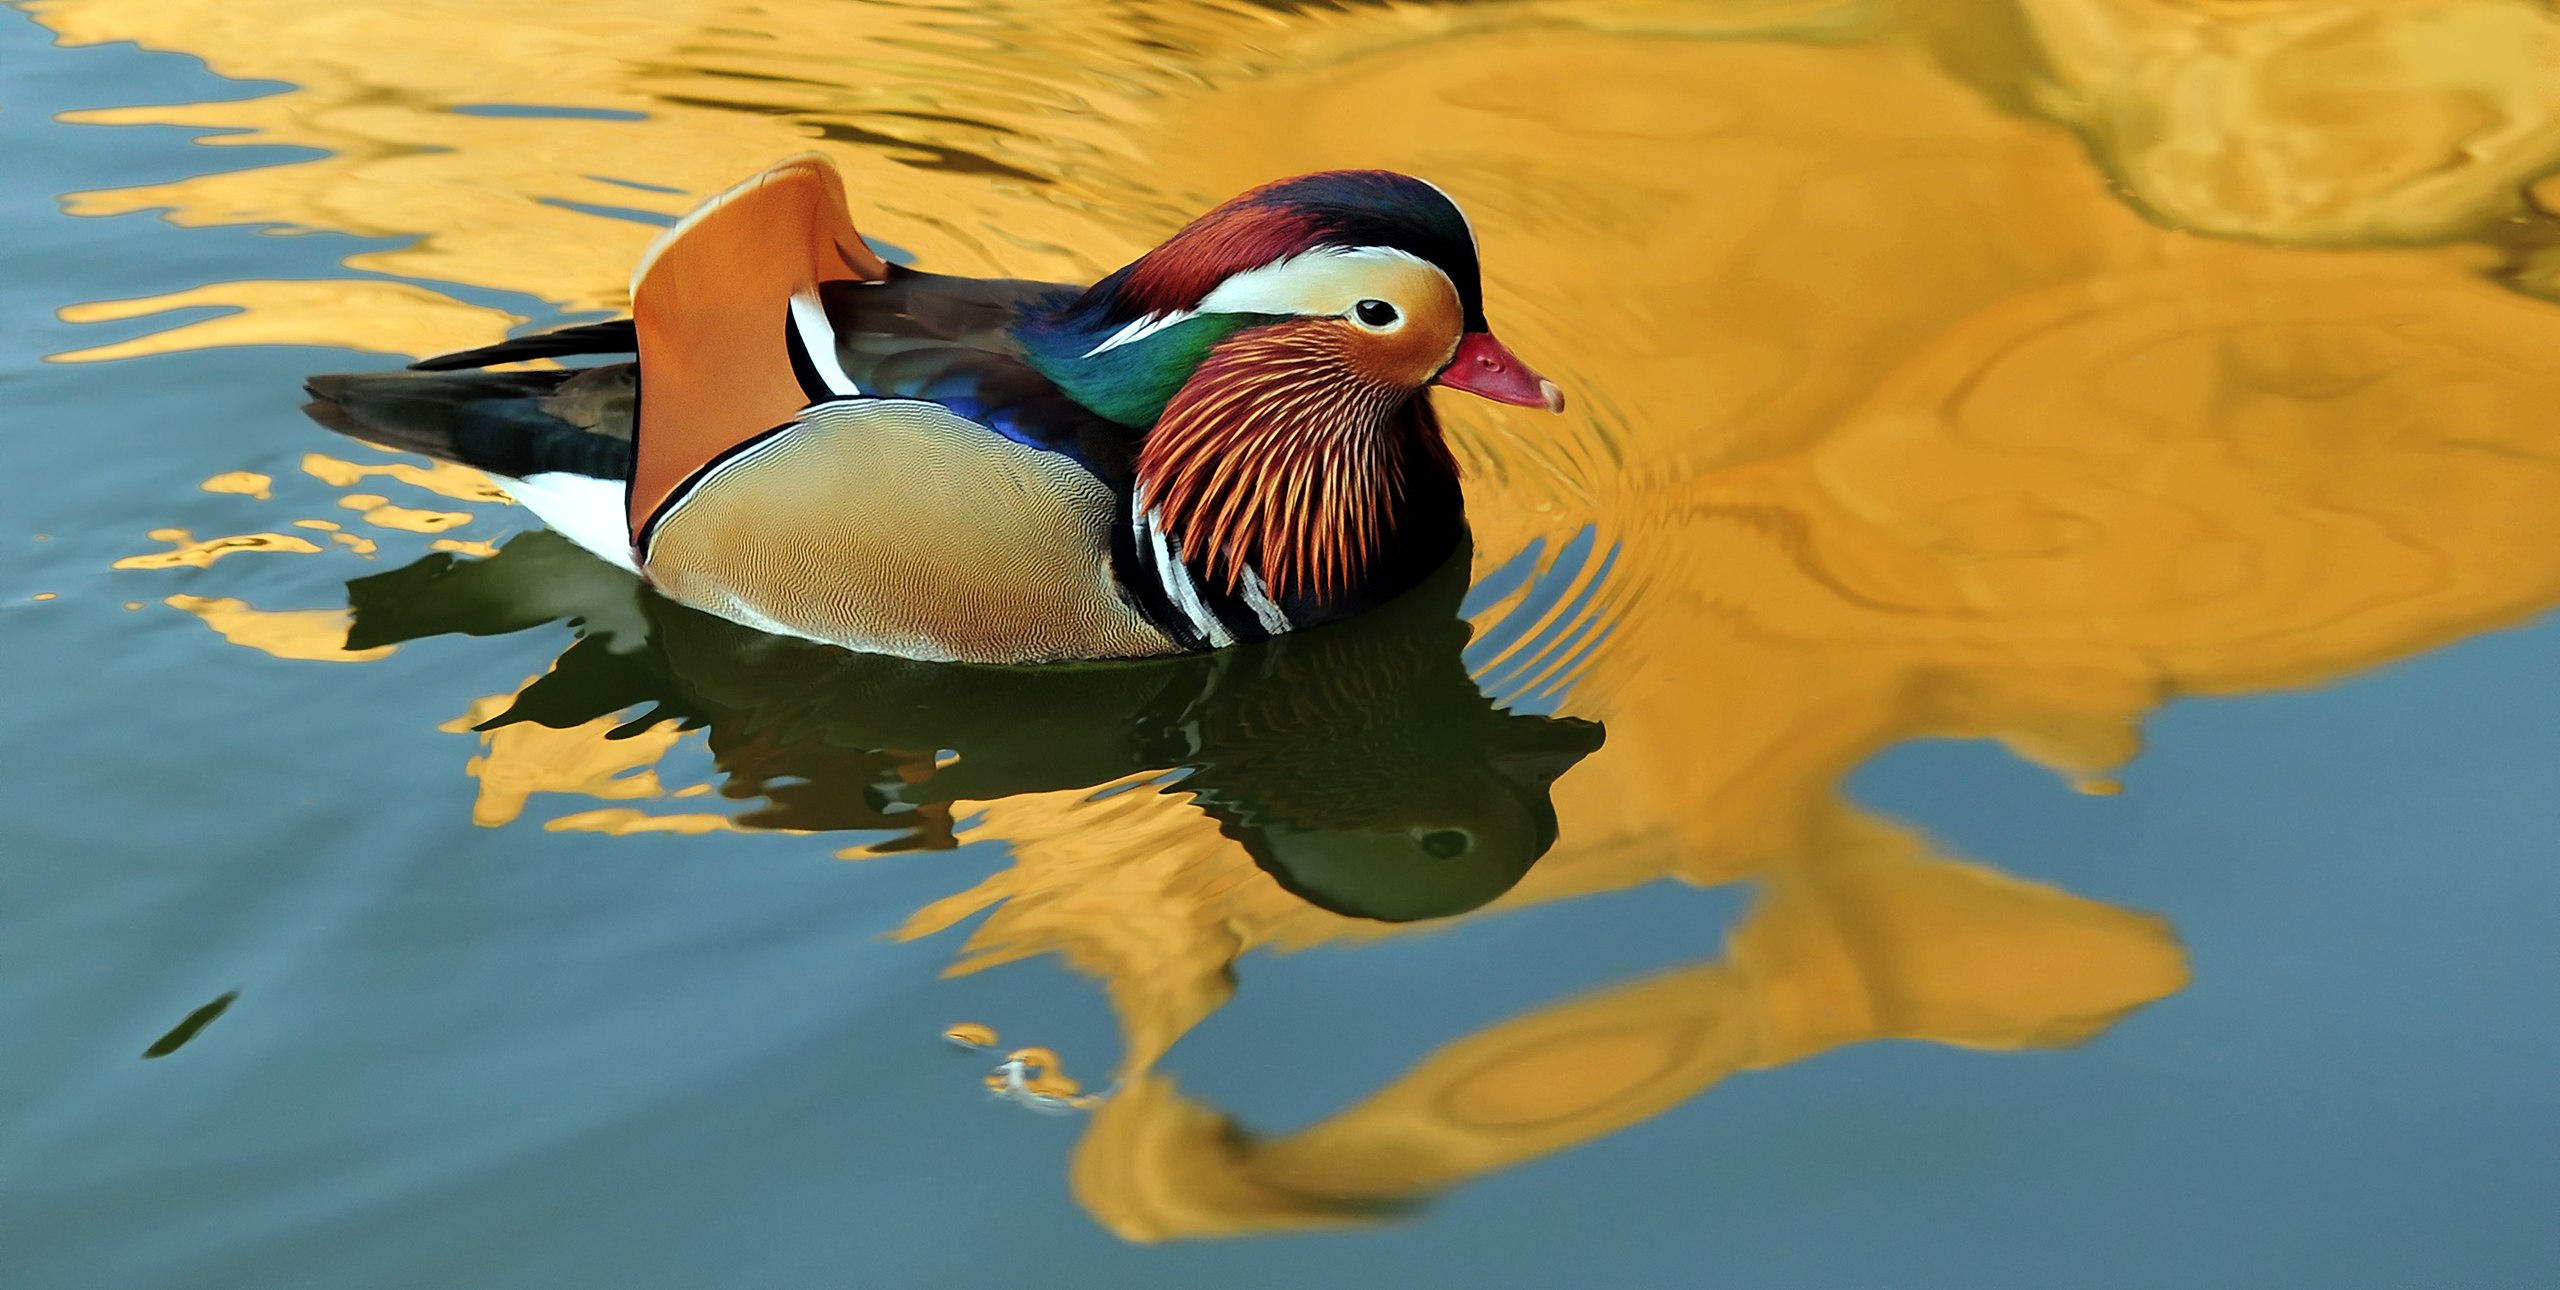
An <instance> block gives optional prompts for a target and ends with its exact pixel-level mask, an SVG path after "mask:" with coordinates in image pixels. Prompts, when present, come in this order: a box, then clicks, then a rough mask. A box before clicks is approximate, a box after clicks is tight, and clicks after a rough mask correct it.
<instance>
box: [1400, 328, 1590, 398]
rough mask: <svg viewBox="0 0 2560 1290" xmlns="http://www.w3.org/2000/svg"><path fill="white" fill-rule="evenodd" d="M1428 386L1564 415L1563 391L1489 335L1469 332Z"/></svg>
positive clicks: (1488, 333)
mask: <svg viewBox="0 0 2560 1290" xmlns="http://www.w3.org/2000/svg"><path fill="white" fill-rule="evenodd" d="M1431 383H1432V384H1433V385H1445V386H1448V387H1449V388H1450V389H1453V390H1465V391H1466V392H1467V393H1469V394H1475V395H1481V396H1483V397H1485V398H1488V399H1491V400H1493V401H1494V402H1496V403H1516V404H1518V405H1520V406H1521V407H1524V408H1545V409H1546V410H1547V411H1549V412H1562V411H1564V391H1562V390H1560V389H1557V388H1556V383H1555V382H1553V381H1550V380H1548V379H1547V378H1545V377H1543V376H1540V375H1538V373H1537V370H1536V369H1535V368H1532V367H1530V366H1529V365H1528V364H1527V363H1523V362H1521V361H1520V356H1519V355H1518V354H1514V353H1512V352H1511V347H1510V346H1508V345H1505V344H1503V343H1502V342H1501V341H1498V340H1495V339H1494V338H1493V333H1492V332H1489V331H1471V332H1468V333H1467V334H1466V335H1464V336H1461V337H1459V338H1458V355H1457V357H1455V358H1452V359H1450V360H1449V365H1448V366H1447V367H1445V368H1442V369H1441V370H1440V374H1439V375H1438V376H1435V377H1432V378H1431Z"/></svg>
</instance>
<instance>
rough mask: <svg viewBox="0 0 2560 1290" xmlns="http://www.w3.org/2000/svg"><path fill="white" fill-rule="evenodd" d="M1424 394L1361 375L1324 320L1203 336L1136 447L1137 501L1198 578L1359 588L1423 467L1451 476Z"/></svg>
mask: <svg viewBox="0 0 2560 1290" xmlns="http://www.w3.org/2000/svg"><path fill="white" fill-rule="evenodd" d="M1457 473H1458V466H1457V461H1456V459H1455V458H1454V457H1452V456H1451V455H1450V453H1449V449H1448V445H1447V443H1446V442H1445V441H1444V440H1443V439H1442V437H1441V433H1440V423H1439V420H1438V418H1437V417H1435V416H1434V415H1433V414H1432V411H1431V405H1430V402H1429V401H1428V400H1427V399H1424V398H1422V397H1420V396H1419V395H1415V394H1412V393H1411V392H1409V391H1404V390H1399V389H1396V388H1394V387H1392V386H1388V385H1384V384H1381V383H1379V382H1376V381H1374V380H1368V379H1363V376H1362V374H1361V373H1360V372H1359V371H1358V369H1357V367H1356V366H1355V364H1354V362H1353V360H1352V356H1351V355H1350V354H1348V353H1346V352H1345V349H1344V346H1343V345H1342V343H1341V342H1340V340H1339V338H1338V332H1337V331H1336V329H1333V328H1330V327H1326V326H1323V325H1321V324H1317V323H1311V322H1288V323H1275V324H1272V325H1269V326H1264V327H1257V328H1254V329H1252V330H1249V331H1246V332H1242V333H1240V334H1238V335H1237V336H1235V337H1234V338H1233V339H1231V340H1229V341H1227V342H1226V343H1224V344H1221V345H1219V346H1217V347H1216V348H1215V349H1213V350H1212V351H1211V352H1210V354H1209V356H1208V357H1207V358H1206V359H1204V360H1203V361H1202V362H1201V363H1200V365H1199V367H1198V369H1197V370H1196V371H1194V373H1193V374H1192V377H1191V379H1190V380H1189V381H1188V382H1186V383H1185V384H1184V385H1183V386H1182V388H1181V389H1180V391H1178V392H1177V393H1176V394H1175V395H1174V396H1173V398H1172V399H1171V401H1170V402H1168V403H1167V404H1166V405H1165V409H1164V415H1163V417H1162V418H1161V419H1160V420H1158V421H1157V423H1156V426H1155V428H1154V429H1153V430H1151V431H1149V432H1148V434H1147V439H1146V443H1145V445H1144V446H1143V447H1142V448H1141V449H1140V452H1139V456H1138V464H1137V474H1136V487H1137V492H1138V501H1139V505H1140V506H1141V508H1143V509H1145V510H1148V511H1151V512H1152V514H1153V517H1154V523H1155V524H1156V525H1157V526H1158V527H1159V528H1160V529H1161V530H1162V531H1163V532H1164V533H1165V534H1166V535H1167V536H1169V537H1171V538H1172V539H1173V540H1174V541H1175V542H1176V543H1177V544H1178V546H1179V547H1180V550H1181V551H1182V553H1183V556H1184V558H1185V559H1186V560H1187V561H1190V562H1193V563H1195V564H1196V565H1197V567H1198V568H1199V569H1200V570H1201V572H1202V573H1203V574H1205V575H1206V576H1207V577H1208V578H1209V580H1210V581H1211V582H1212V583H1214V584H1216V585H1218V586H1220V587H1222V588H1223V589H1224V590H1226V591H1227V592H1229V593H1230V594H1234V593H1236V592H1238V591H1240V590H1242V589H1245V588H1246V587H1247V586H1248V579H1253V578H1258V579H1260V582H1261V589H1263V590H1266V591H1267V592H1268V594H1269V596H1270V597H1271V598H1272V599H1273V600H1276V601H1281V602H1284V603H1285V602H1288V601H1291V600H1298V599H1308V600H1314V601H1317V602H1330V601H1334V600H1338V599H1341V598H1343V597H1345V596H1347V595H1350V594H1352V593H1354V592H1357V591H1359V590H1360V589H1362V588H1363V587H1364V585H1365V584H1366V582H1367V581H1368V578H1369V575H1370V574H1371V572H1372V566H1373V565H1374V564H1375V563H1376V562H1377V558H1378V556H1379V554H1380V553H1381V552H1382V550H1383V549H1384V548H1385V546H1386V545H1387V542H1388V540H1389V538H1390V537H1391V536H1393V530H1394V528H1395V527H1396V523H1397V518H1398V514H1399V510H1400V506H1399V503H1400V502H1401V500H1402V499H1403V497H1404V496H1405V494H1406V493H1407V491H1408V490H1409V489H1411V488H1412V487H1414V486H1415V485H1416V484H1418V483H1420V482H1422V481H1424V480H1425V479H1435V480H1437V481H1438V482H1441V483H1443V484H1446V483H1450V482H1454V481H1455V480H1456V478H1457Z"/></svg>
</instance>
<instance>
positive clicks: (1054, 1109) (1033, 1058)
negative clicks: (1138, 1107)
mask: <svg viewBox="0 0 2560 1290" xmlns="http://www.w3.org/2000/svg"><path fill="white" fill-rule="evenodd" d="M987 1091H988V1092H990V1093H993V1094H995V1095H996V1097H998V1098H1000V1099H1002V1100H1004V1101H1007V1102H1012V1103H1015V1104H1017V1105H1021V1106H1027V1107H1030V1108H1031V1109H1032V1110H1034V1111H1040V1112H1044V1113H1046V1114H1050V1115H1062V1114H1064V1113H1066V1112H1068V1111H1083V1110H1089V1109H1091V1108H1092V1107H1093V1105H1094V1104H1095V1103H1097V1102H1100V1101H1101V1100H1102V1099H1103V1098H1105V1097H1108V1096H1110V1094H1108V1093H1087V1092H1085V1091H1084V1085H1082V1084H1079V1083H1077V1082H1076V1081H1075V1079H1074V1078H1073V1077H1071V1076H1069V1075H1068V1074H1067V1073H1066V1071H1065V1070H1063V1069H1061V1068H1060V1066H1059V1064H1058V1055H1057V1054H1056V1053H1055V1052H1052V1051H1050V1050H1049V1049H1046V1048H1017V1049H1014V1050H1013V1051H1012V1052H1011V1053H1009V1054H1007V1055H1006V1056H1005V1059H1004V1061H1003V1062H1002V1063H1000V1064H999V1065H997V1067H996V1068H995V1069H994V1070H991V1071H988V1072H987Z"/></svg>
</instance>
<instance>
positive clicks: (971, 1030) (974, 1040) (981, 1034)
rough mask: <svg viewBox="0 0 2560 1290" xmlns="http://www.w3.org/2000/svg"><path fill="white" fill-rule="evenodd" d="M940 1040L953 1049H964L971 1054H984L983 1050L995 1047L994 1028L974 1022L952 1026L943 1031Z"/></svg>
mask: <svg viewBox="0 0 2560 1290" xmlns="http://www.w3.org/2000/svg"><path fill="white" fill-rule="evenodd" d="M942 1038H943V1041H944V1042H945V1043H948V1044H950V1045H951V1046H952V1047H954V1048H966V1049H968V1050H969V1051H971V1052H984V1051H985V1050H987V1049H990V1048H993V1047H995V1046H996V1028H995V1027H993V1026H981V1025H979V1024H978V1023H977V1022H974V1021H964V1022H961V1023H960V1024H959V1025H956V1026H953V1027H952V1028H950V1029H949V1030H946V1031H943V1032H942Z"/></svg>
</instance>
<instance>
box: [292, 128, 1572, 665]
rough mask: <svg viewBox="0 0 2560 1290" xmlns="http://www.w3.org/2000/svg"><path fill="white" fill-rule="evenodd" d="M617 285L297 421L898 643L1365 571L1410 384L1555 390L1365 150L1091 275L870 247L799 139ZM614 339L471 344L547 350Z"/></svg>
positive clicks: (749, 599) (1381, 567)
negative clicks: (621, 309)
mask: <svg viewBox="0 0 2560 1290" xmlns="http://www.w3.org/2000/svg"><path fill="white" fill-rule="evenodd" d="M631 301H632V316H631V317H630V318H628V319H624V320H619V321H614V322H605V323H596V324H589V325H585V326H575V327H569V328H566V329H563V330H558V331H552V332H547V333H542V334H538V335H532V336H526V337H520V338H517V339H514V340H509V341H505V342H502V343H500V344H496V345H491V346H487V347H485V348H481V349H474V350H468V351H464V352H461V353H456V354H448V355H445V356H443V357H440V358H431V359H427V360H423V361H421V362H418V363H415V364H413V365H412V368H413V370H412V371H411V372H407V373H391V374H372V375H346V376H320V377H313V378H312V379H311V380H310V382H309V389H310V393H311V394H312V396H313V400H314V401H313V402H312V403H311V404H310V405H309V406H308V408H307V409H306V410H307V411H309V412H310V414H311V415H312V416H313V417H314V418H315V419H317V420H319V421H320V422H321V423H322V424H324V425H327V426H329V427H330V428H332V429H336V430H339V431H341V432H344V433H347V434H350V435H353V436H355V437H358V438H362V439H365V440H368V441H372V442H375V443H379V444H383V445H386V446H390V447H394V448H400V449H407V450H411V451H416V452H420V453H424V454H426V455H428V456H432V457H438V458H442V459H445V460H449V461H457V462H461V463H463V464H465V465H469V466H474V467H477V468H479V469H481V470H483V471H485V472H487V473H489V474H491V475H494V476H496V477H498V479H499V482H500V483H501V485H502V486H503V487H504V488H505V489H506V490H507V491H508V492H509V493H511V494H512V495H513V496H514V497H515V498H516V499H517V500H518V501H520V502H522V503H523V504H524V505H525V506H526V507H527V508H529V509H530V510H532V511H533V513H534V514H535V515H536V516H538V517H540V518H541V519H542V520H543V521H544V522H545V523H547V524H548V525H550V526H551V527H552V528H554V529H556V530H558V531H559V532H560V533H561V534H562V535H564V536H566V537H568V538H569V539H570V540H571V541H573V542H576V543H577V544H578V545H580V546H582V547H585V548H586V549H587V550H589V551H591V552H593V553H595V554H596V555H598V556H601V557H603V558H604V559H606V560H608V561H611V562H612V563H614V564H616V565H619V566H621V567H623V568H625V569H627V570H630V571H632V572H634V573H638V574H640V575H641V576H642V577H643V578H644V579H646V580H647V581H648V582H649V583H650V584H651V585H653V586H655V587H656V588H657V589H658V590H660V591H661V592H663V593H664V594H665V595H667V596H668V597H670V598H672V599H674V600H677V601H680V602H682V603H684V604H687V605H692V606H695V607H697V608H700V609H703V610H707V611H709V612H710V613H713V614H716V615H719V616H720V617H723V618H727V619H729V620H731V621H734V622H738V623H742V624H745V625H747V626H750V627H754V628H757V629H760V630H763V631H766V632H771V633H776V634H781V635H788V636H797V637H804V638H807V639H810V640H815V641H821V642H825V643H828V644H833V645H838V646H843V647H846V648H849V649H855V650H862V651H869V652H878V653H887V654H896V655H902V656H905V657H909V658H916V659H927V660H940V661H960V662H979V663H1021V662H1041V661H1051V660H1066V659H1103V658H1127V657H1142V656H1150V655H1162V654H1174V653H1186V652H1196V651H1203V650H1209V649H1215V648H1219V647H1224V646H1228V645H1233V644H1237V643H1249V642H1254V641H1260V640H1264V639H1268V638H1270V637H1272V636H1275V635H1278V634H1280V633H1283V632H1288V631H1291V630H1294V629H1297V628H1302V627H1308V626H1312V625H1314V624H1318V623H1323V622H1329V621H1332V620H1336V619H1340V618H1343V617H1346V616H1348V615H1351V614H1353V613H1357V612H1359V611H1361V610H1363V609H1366V608H1369V607H1371V606H1374V605H1377V604H1380V603H1383V602H1384V601H1386V600H1389V599H1391V598H1393V597H1395V596H1396V595H1398V594H1400V593H1402V592H1403V591H1405V590H1407V589H1409V588H1410V587H1412V586H1413V585H1415V584H1416V583H1417V582H1419V581H1420V580H1421V579H1422V578H1423V577H1424V576H1425V575H1427V574H1428V573H1429V572H1430V571H1432V570H1433V569H1436V568H1438V567H1439V566H1440V565H1441V564H1442V563H1443V562H1445V561H1446V560H1447V558H1448V556H1449V554H1450V552H1451V551H1452V550H1454V549H1456V547H1457V546H1458V544H1459V543H1460V541H1461V539H1462V538H1463V536H1464V534H1465V531H1466V524H1465V518H1464V514H1463V503H1462V497H1461V494H1460V491H1459V486H1458V467H1457V463H1456V460H1455V458H1454V457H1453V456H1452V455H1451V453H1450V451H1449V448H1448V446H1447V445H1446V444H1445V443H1444V442H1443V439H1442V435H1441V429H1440V425H1439V422H1438V420H1437V419H1436V418H1435V417H1434V415H1433V412H1432V408H1431V404H1430V402H1429V400H1428V398H1427V397H1426V395H1425V391H1426V389H1427V388H1428V387H1430V386H1433V385H1439V386H1444V387H1447V388H1450V389H1457V390H1465V391H1467V392H1469V393H1473V394H1477V395H1481V396H1483V397H1485V398H1488V399H1492V400H1495V401H1497V402H1502V403H1510V404H1517V405H1521V406H1527V407H1544V408H1546V409H1549V410H1551V411H1555V410H1561V409H1562V407H1563V405H1564V400H1563V395H1562V394H1561V393H1560V392H1559V391H1558V390H1557V388H1556V386H1555V384H1554V382H1551V381H1548V380H1546V379H1544V378H1543V377H1541V376H1539V375H1538V374H1537V373H1536V372H1535V371H1533V370H1531V369H1530V368H1529V367H1528V366H1527V365H1526V364H1524V363H1522V362H1521V361H1520V360H1519V358H1517V357H1516V356H1514V355H1513V354H1512V353H1511V351H1510V350H1509V349H1508V348H1507V347H1505V346H1504V345H1503V343H1502V342H1501V341H1499V340H1497V339H1495V337H1494V335H1493V333H1492V332H1491V331H1490V330H1489V329H1488V327H1487V325H1486V322H1485V317H1484V300H1483V291H1482V286H1481V281H1480V275H1479V272H1478V267H1477V262H1476V245H1475V238H1474V233H1473V230H1472V229H1471V228H1470V226H1469V225H1468V223H1467V220H1466V217H1465V215H1464V214H1462V213H1461V212H1460V211H1459V209H1458V207H1457V205H1456V204H1455V203H1454V202H1452V201H1451V200H1450V199H1449V197H1448V196H1447V195H1446V194H1445V193H1443V192H1441V191H1440V190H1439V189H1438V188H1436V187H1434V186H1432V185H1431V184H1429V183H1426V182H1424V181H1422V180H1419V179H1414V178H1411V177H1409V176H1405V175H1400V174H1395V173H1392V172H1387V171H1374V170H1370V171H1332V172H1325V173H1320V174H1312V175H1304V176H1300V177H1298V178H1294V179H1284V180H1281V181H1278V182H1276V183H1272V184H1268V185H1265V186H1263V187H1261V188H1257V189H1254V190H1253V191H1251V192H1248V193H1245V194H1244V195H1242V196H1240V197H1237V198H1235V199H1234V200H1232V201H1229V202H1227V203H1226V204H1225V205H1222V206H1219V207H1218V208H1216V209H1215V210H1212V211H1210V212H1209V213H1208V214H1206V215H1203V216H1201V217H1200V218H1199V219H1197V220H1194V221H1193V222H1192V223H1190V224H1189V225H1187V226H1186V227H1184V228H1183V229H1182V230H1180V231H1179V232H1177V233H1175V234H1174V235H1173V237H1172V238H1171V239H1169V240H1167V241H1166V242H1165V243H1164V244H1163V245H1161V246H1158V247H1157V248H1155V249H1154V250H1152V251H1149V252H1148V253H1146V254H1145V255H1143V256H1141V257H1139V258H1138V259H1137V260H1136V261H1134V262H1133V263H1131V264H1129V265H1128V266H1127V267H1125V268H1122V269H1121V270H1119V271H1118V272H1116V273H1113V274H1111V275H1110V276H1108V277H1106V278H1103V279H1102V280H1101V281H1099V282H1097V283H1094V284H1093V285H1092V286H1090V287H1085V288H1081V289H1079V288H1076V287H1071V286H1061V285H1056V284H1049V283H1037V282H1024V281H1011V280H992V279H971V278H961V277H952V276H945V275H940V274H932V273H923V272H917V271H914V270H911V269H907V268H904V267H901V266H895V265H891V264H888V263H886V262H884V261H883V260H882V259H881V258H880V256H879V255H878V254H876V253H875V252H874V251H873V249H872V248H871V247H870V246H869V245H867V244H866V243H865V242H864V241H863V239H862V237H861V236H860V235H859V234H858V233H857V232H855V230H854V225H853V222H852V219H851V217H850V215H849V214H848V211H847V207H846V202H845V195H844V186H843V182H842V180H841V179H840V178H839V177H838V175H837V173H836V170H835V168H834V167H833V166H832V165H831V164H830V163H829V162H827V161H826V160H825V159H824V158H822V157H819V156H815V155H807V156H801V157H795V158H792V159H790V160H787V161H784V162H782V163H780V164H778V165H776V166H774V167H773V168H771V169H769V170H767V171H765V172H764V173H762V174H760V175H757V176H756V177H755V178H753V179H750V180H748V181H747V182H745V183H743V184H740V185H739V186H737V187H736V188H733V189H731V190H729V191H728V192H726V193H723V194H721V195H719V196H718V197H715V198H713V199H712V200H711V201H709V202H708V203H706V204H704V205H703V206H702V207H701V208H699V209H697V210H696V211H694V212H693V213H692V214H691V215H689V216H687V217H686V218H685V219H684V220H682V221H681V222H679V223H678V224H676V225H675V226H673V227H672V228H670V229H668V230H667V231H666V233H665V234H664V235H663V236H661V237H660V238H659V239H658V240H657V242H656V243H655V244H654V245H653V246H652V247H651V248H650V249H649V251H648V252H647V253H646V254H645V255H644V256H643V257H642V258H641V260H640V264H639V267H638V268H637V270H636V271H635V272H634V273H633V275H632V287H631ZM589 354H595V355H620V354H632V355H636V361H632V362H621V363H610V364H606V365H602V366H592V367H583V368H576V369H564V370H515V371H505V372H489V371H482V370H476V369H485V368H488V367H491V366H494V365H498V364H505V363H512V362H517V361H520V360H529V359H544V358H560V357H566V356H571V355H589Z"/></svg>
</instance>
